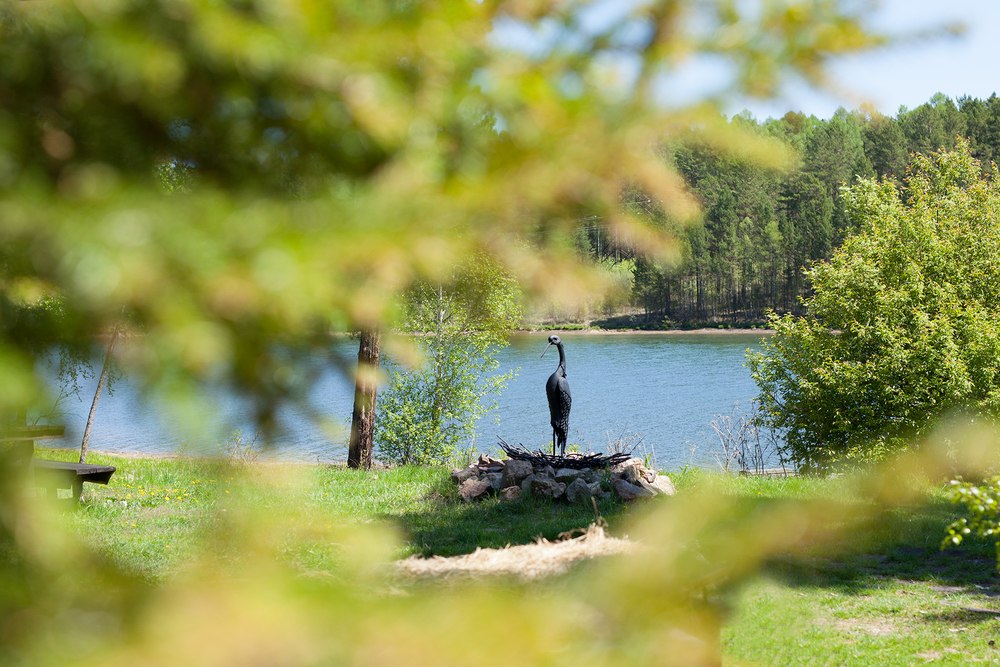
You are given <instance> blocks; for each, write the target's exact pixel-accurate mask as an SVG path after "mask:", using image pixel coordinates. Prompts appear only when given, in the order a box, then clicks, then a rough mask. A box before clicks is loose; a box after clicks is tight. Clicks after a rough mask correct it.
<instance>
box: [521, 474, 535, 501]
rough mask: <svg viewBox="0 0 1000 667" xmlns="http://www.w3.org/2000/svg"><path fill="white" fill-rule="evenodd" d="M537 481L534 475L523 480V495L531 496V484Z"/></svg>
mask: <svg viewBox="0 0 1000 667" xmlns="http://www.w3.org/2000/svg"><path fill="white" fill-rule="evenodd" d="M535 479H537V478H536V477H535V475H534V474H531V475H528V476H527V477H525V478H524V479H522V480H521V493H522V494H523V495H526V496H530V495H531V483H532V482H534V481H535Z"/></svg>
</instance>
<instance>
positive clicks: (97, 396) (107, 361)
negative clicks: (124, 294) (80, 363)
mask: <svg viewBox="0 0 1000 667" xmlns="http://www.w3.org/2000/svg"><path fill="white" fill-rule="evenodd" d="M117 342H118V327H117V326H116V327H115V330H114V332H113V333H112V334H111V342H109V343H108V349H107V351H106V352H105V353H104V366H103V367H101V377H100V379H99V380H98V381H97V391H95V392H94V402H93V403H91V405H90V415H89V416H88V417H87V428H85V429H84V430H83V442H81V443H80V463H86V462H87V446H88V445H89V444H90V429H91V428H92V427H93V426H94V416H95V415H97V403H98V401H100V400H101V392H103V391H104V384H105V383H106V382H107V381H108V366H110V365H111V355H112V354H113V353H114V351H115V343H117Z"/></svg>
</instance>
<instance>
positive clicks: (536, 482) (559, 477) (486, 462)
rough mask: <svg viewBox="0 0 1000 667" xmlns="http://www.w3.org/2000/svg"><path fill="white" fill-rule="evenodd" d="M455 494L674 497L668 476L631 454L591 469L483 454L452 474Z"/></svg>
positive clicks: (556, 497)
mask: <svg viewBox="0 0 1000 667" xmlns="http://www.w3.org/2000/svg"><path fill="white" fill-rule="evenodd" d="M451 479H452V481H453V482H455V483H456V484H458V485H459V487H458V493H459V495H460V496H462V498H463V499H464V500H467V501H469V502H472V501H475V500H482V499H483V498H485V497H487V496H490V495H495V494H499V495H500V496H501V497H502V498H503V499H504V500H517V499H518V498H520V497H521V496H522V495H531V496H535V497H539V498H549V499H551V500H559V499H565V500H567V501H568V502H571V503H578V502H586V503H589V502H590V498H591V497H597V498H610V497H611V496H612V495H615V496H617V497H618V498H621V499H622V500H635V499H637V498H652V497H653V496H658V495H667V496H672V495H674V493H676V491H675V490H674V485H673V484H672V483H671V482H670V478H669V477H667V476H666V475H661V474H659V473H657V472H656V471H655V470H650V469H648V468H646V467H645V466H644V465H643V461H642V459H637V458H631V459H628V460H626V461H624V462H622V463H618V464H616V465H614V466H611V467H610V468H608V469H607V470H598V469H594V468H583V469H582V470H577V469H575V468H569V467H567V468H558V469H556V468H553V467H552V466H551V465H544V466H543V465H537V464H536V465H534V466H533V465H532V464H531V462H529V461H522V460H519V459H507V460H500V459H495V458H493V457H492V456H487V455H485V454H481V455H480V456H479V460H478V461H476V462H475V463H473V464H471V465H470V466H469V467H468V468H458V469H456V470H453V471H452V473H451Z"/></svg>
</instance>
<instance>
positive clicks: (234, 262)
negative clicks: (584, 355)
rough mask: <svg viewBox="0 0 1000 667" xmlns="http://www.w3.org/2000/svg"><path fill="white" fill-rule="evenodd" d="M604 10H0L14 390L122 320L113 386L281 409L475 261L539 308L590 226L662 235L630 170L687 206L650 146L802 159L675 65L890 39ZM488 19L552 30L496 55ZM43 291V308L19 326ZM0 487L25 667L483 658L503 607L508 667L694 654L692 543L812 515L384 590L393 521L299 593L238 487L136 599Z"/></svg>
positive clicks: (695, 560)
mask: <svg viewBox="0 0 1000 667" xmlns="http://www.w3.org/2000/svg"><path fill="white" fill-rule="evenodd" d="M591 9H592V7H591V6H589V5H588V4H587V3H581V2H573V1H570V2H556V1H553V2H546V1H545V0H508V1H506V2H504V1H500V0H487V1H486V2H482V3H479V2H462V1H458V2H443V1H442V2H434V1H430V2H406V1H391V0H376V1H372V2H354V1H350V0H342V1H341V0H333V1H323V2H317V1H315V0H280V1H279V0H32V1H28V2H16V3H14V2H9V3H3V4H2V5H0V306H2V307H0V313H3V321H2V322H0V379H2V382H0V387H2V389H0V409H2V410H15V411H17V410H23V409H24V408H25V406H28V405H31V404H34V403H37V402H38V401H39V400H40V397H41V395H42V393H43V392H42V388H41V387H40V385H39V381H38V379H37V378H36V376H35V373H34V371H33V365H34V359H35V355H36V351H35V348H34V347H32V346H33V345H35V344H36V343H37V342H38V341H41V340H43V339H44V340H45V341H46V344H47V345H57V344H61V343H62V344H66V343H68V344H73V343H75V344H81V343H83V344H86V343H89V342H90V341H92V340H93V337H94V336H96V335H99V334H101V333H106V332H107V331H109V330H110V329H111V327H113V326H114V325H115V323H116V322H117V321H119V320H120V319H121V318H122V314H123V313H124V314H125V316H126V317H127V318H128V321H129V323H130V325H131V326H132V327H133V331H132V332H131V334H132V335H130V336H129V342H130V344H129V345H128V346H127V347H126V348H125V349H126V350H127V354H125V355H124V356H123V359H122V362H123V365H124V366H125V367H126V368H127V370H128V371H129V373H130V376H132V377H135V378H136V379H143V380H146V381H148V382H149V383H151V384H153V385H155V386H156V387H157V388H159V390H160V391H161V392H162V393H163V394H164V395H166V396H168V397H170V398H173V399H174V400H175V401H176V402H177V403H178V404H179V405H181V407H184V406H188V407H192V408H197V407H200V404H199V401H200V397H199V392H198V388H199V382H201V381H208V380H211V381H214V382H225V383H228V384H230V385H232V386H233V387H235V388H237V389H239V390H241V391H244V392H246V393H247V394H249V395H251V396H252V397H253V398H255V399H256V400H255V403H254V405H255V406H256V417H257V419H258V421H259V422H260V423H261V425H262V426H264V427H265V428H266V427H268V426H270V425H272V424H273V423H274V420H275V413H276V409H277V406H278V405H279V404H280V402H281V401H283V400H286V399H290V398H294V397H296V396H298V395H300V394H301V393H302V392H303V391H304V389H305V388H306V387H307V385H308V383H309V381H310V379H311V375H310V374H309V373H306V372H300V370H301V364H300V363H299V362H300V361H301V360H303V359H306V358H308V355H309V353H310V352H312V351H314V350H315V349H317V348H324V349H325V348H326V346H327V342H328V341H329V333H330V332H331V331H344V330H354V329H361V328H369V327H375V326H380V325H382V326H383V327H385V328H386V329H387V328H388V326H387V325H389V326H391V325H393V324H395V323H397V322H398V321H399V317H400V312H399V311H397V310H396V308H395V306H394V304H395V303H396V299H397V297H398V296H399V294H401V293H402V292H404V291H405V290H406V288H408V287H410V286H411V285H413V284H414V282H415V281H423V282H425V283H427V284H438V283H442V282H445V281H446V280H447V278H448V277H449V276H450V275H451V274H452V272H453V271H454V270H455V267H457V266H460V265H462V263H463V261H465V260H467V259H469V258H471V257H474V256H477V255H479V254H481V253H485V254H487V255H489V256H491V257H493V258H494V259H495V260H496V261H498V262H499V263H500V264H501V265H502V266H504V267H506V269H507V270H509V271H510V272H511V273H512V274H513V275H514V276H515V277H516V279H517V280H518V282H519V283H520V284H521V286H522V287H523V289H524V290H525V291H526V292H527V293H528V294H529V295H535V294H538V293H540V292H542V291H547V292H553V293H559V294H562V295H566V296H568V297H572V296H573V295H581V294H588V293H590V292H592V291H593V290H594V289H595V288H598V287H599V286H600V285H599V283H598V281H597V280H595V278H594V274H592V273H590V272H587V271H585V270H584V269H583V267H582V266H581V264H580V262H579V259H578V257H577V256H576V255H575V254H574V253H566V252H563V248H564V247H565V244H566V243H567V242H569V241H571V240H572V238H573V232H574V228H575V227H576V226H577V225H578V221H579V220H581V219H582V218H583V217H584V216H589V215H598V216H601V217H602V218H604V219H605V220H607V221H608V222H609V224H610V225H611V226H612V227H613V230H614V232H615V233H617V234H618V235H619V238H621V239H624V240H627V241H629V242H630V243H633V245H635V246H636V247H638V248H641V249H642V250H643V251H644V252H648V253H653V254H657V253H666V252H667V251H669V250H670V249H671V247H672V243H673V237H672V236H670V235H669V234H665V233H663V232H662V231H657V230H656V229H654V228H652V227H650V226H648V225H646V224H645V223H644V222H642V220H640V219H638V218H636V217H635V216H633V215H632V214H630V213H629V212H627V211H623V210H622V208H621V206H620V198H619V195H620V192H621V189H622V187H623V183H625V182H628V183H630V184H632V186H633V187H635V188H639V189H641V190H642V191H644V192H647V193H648V194H649V195H650V196H651V197H653V198H655V199H656V200H658V201H659V202H662V204H663V206H664V207H666V208H668V209H669V210H670V211H671V213H672V215H674V216H675V217H676V218H678V219H679V220H683V219H685V218H687V217H689V216H690V215H691V213H693V212H694V211H695V210H696V204H697V202H696V201H695V199H694V198H693V197H691V196H689V195H688V194H687V193H686V191H685V189H684V187H683V185H682V182H681V179H680V178H679V177H678V176H677V175H676V174H675V173H674V172H673V171H672V170H671V169H670V168H668V167H667V166H665V165H664V164H663V162H662V161H661V160H660V158H659V157H658V156H657V155H656V153H655V151H654V150H653V149H654V148H655V146H656V145H657V144H658V143H659V142H660V141H661V140H662V139H663V137H664V136H665V135H667V134H679V133H683V132H684V131H686V130H687V129H688V128H691V127H692V126H698V127H700V128H701V130H702V132H703V136H704V137H706V141H708V142H709V143H710V144H711V145H713V146H716V147H717V148H719V149H720V150H725V151H730V152H732V153H734V154H739V155H742V156H744V157H747V158H752V159H756V160H761V161H764V162H769V163H771V164H782V163H784V162H785V161H786V159H787V157H788V155H787V153H786V152H784V151H782V150H780V148H779V149H776V148H775V144H774V143H772V142H769V141H767V140H765V139H762V138H753V137H748V136H747V135H745V134H744V133H742V132H740V131H738V130H736V129H734V128H731V127H729V126H727V125H723V124H721V123H718V122H717V121H716V120H713V118H716V116H714V107H713V105H711V104H708V105H704V106H703V105H702V104H701V101H696V102H694V103H691V104H684V103H678V104H673V105H672V104H671V103H670V101H671V100H672V99H680V97H679V95H678V94H677V91H674V90H672V89H671V88H670V83H669V75H671V74H673V73H675V72H678V71H680V70H681V69H682V68H683V67H684V64H685V63H686V62H690V59H693V58H697V57H699V56H707V57H711V58H715V57H721V58H722V59H725V60H726V61H727V62H728V63H730V64H731V66H732V68H731V71H732V72H733V78H732V79H731V81H730V85H729V86H728V87H727V89H726V90H725V93H732V92H749V93H754V94H763V95H766V94H770V93H772V92H773V91H774V90H776V88H777V86H778V85H780V83H781V81H782V80H783V79H784V78H785V77H786V76H787V75H789V74H799V75H802V76H804V77H805V78H806V79H807V80H808V81H810V82H813V83H816V84H822V83H823V82H824V78H823V77H824V74H823V64H824V62H825V61H826V60H827V59H828V58H829V57H831V56H833V55H836V54H842V53H850V52H853V51H857V50H859V49H863V48H866V47H868V46H870V45H872V44H875V43H877V42H878V41H879V40H878V39H876V38H875V37H872V36H871V35H870V34H868V33H867V32H866V31H865V30H864V29H863V27H862V19H863V13H862V12H861V10H860V9H859V8H858V6H857V5H855V4H853V3H847V2H844V3H842V2H838V1H836V0H823V1H820V2H791V1H788V2H786V1H768V2H763V3H760V4H758V3H737V2H728V1H723V2H717V3H703V2H696V1H695V0H681V1H671V2H652V3H649V4H642V5H638V6H635V7H634V8H632V9H631V10H630V11H628V12H625V13H623V14H621V15H615V16H612V17H611V18H608V19H607V20H606V21H605V23H604V24H603V25H600V24H592V23H590V22H589V20H587V12H588V11H589V10H591ZM505 23H506V24H507V25H516V26H520V27H522V28H524V29H526V30H527V31H528V32H529V33H533V34H534V35H535V41H536V44H535V46H537V47H538V48H533V49H532V50H531V53H526V52H525V51H524V50H520V51H519V50H517V49H511V48H503V47H502V46H501V45H499V44H498V43H497V38H496V32H495V30H496V27H497V26H498V25H502V24H505ZM594 25H597V27H596V28H595V27H594ZM546 35H549V36H550V37H546ZM551 36H555V37H554V38H552V37H551ZM664 101H665V102H666V103H664ZM46 298H56V299H58V300H59V304H60V308H59V311H58V318H57V319H58V326H55V325H53V324H51V323H46V322H45V321H44V318H38V319H35V320H32V319H30V318H29V319H21V320H18V319H17V316H15V315H13V314H12V313H19V314H24V313H25V312H28V311H27V309H30V308H32V307H35V306H36V305H37V304H39V303H41V302H43V300H44V299H46ZM16 323H20V324H18V325H17V326H15V324H16ZM22 325H23V326H22ZM19 327H20V328H19ZM192 413H193V412H192ZM6 468H7V467H5V466H0V475H3V476H4V477H5V478H10V477H11V476H12V474H10V475H9V474H8V473H9V472H10V471H9V470H8V469H6ZM3 488H4V494H3V496H2V498H3V499H2V502H0V520H2V522H3V525H2V529H3V530H2V533H0V536H2V540H0V632H2V643H0V651H2V656H0V661H2V662H4V663H6V664H21V665H29V664H30V665H44V664H61V665H73V664H89V665H92V664H94V663H100V664H103V665H136V664H142V665H150V666H155V665H171V667H172V666H174V665H176V664H190V665H232V664H246V665H252V664H284V665H307V664H308V665H317V664H365V665H376V664H399V663H401V662H406V663H407V664H412V665H421V664H434V665H438V664H463V665H474V664H486V663H487V662H488V663H494V662H496V656H495V654H494V653H493V652H492V651H489V650H484V648H483V646H482V645H481V644H480V643H478V642H475V641H472V642H470V641H468V638H470V637H479V636H481V634H482V630H483V628H487V627H495V626H496V624H497V623H498V622H502V623H503V631H504V632H505V633H506V634H507V635H508V636H510V637H513V638H516V642H517V648H518V651H519V655H518V660H519V662H521V663H524V664H543V663H544V664H562V663H566V664H569V663H573V662H580V661H586V662H587V663H589V664H608V665H620V664H623V663H626V662H628V663H636V662H638V663H643V664H705V663H712V662H714V656H715V654H716V653H717V645H716V643H715V641H716V639H715V638H716V637H717V635H718V631H717V629H718V615H717V614H716V613H715V611H714V610H713V609H712V608H710V607H707V606H705V605H704V604H702V603H701V602H698V601H697V599H696V598H694V597H692V593H694V592H697V590H698V586H699V585H700V583H701V582H705V581H707V580H706V576H707V575H709V574H711V571H712V570H711V568H713V567H716V566H717V564H718V562H716V563H715V564H714V565H713V564H712V562H711V561H710V560H706V558H705V556H704V554H708V555H709V556H711V555H712V554H726V555H727V558H726V559H725V561H726V562H725V566H724V567H725V573H726V576H728V577H731V578H733V580H735V579H738V578H739V577H741V576H743V575H744V574H745V573H747V572H750V571H752V570H753V569H754V568H755V567H756V566H757V564H758V563H759V560H760V558H762V557H763V556H764V555H766V554H767V553H770V552H772V551H773V550H774V549H778V548H782V547H783V546H787V544H789V543H791V542H793V541H794V540H795V538H796V537H797V535H798V533H796V532H794V531H789V530H788V526H789V525H792V526H796V525H801V524H802V523H803V522H805V521H807V520H808V517H807V516H806V513H805V511H804V510H801V509H797V508H782V509H781V510H780V511H777V512H775V513H771V514H768V515H767V516H761V517H758V518H757V520H756V521H754V522H745V523H744V524H742V525H740V526H738V527H736V528H735V529H732V530H730V529H726V530H722V529H721V528H720V523H719V517H722V516H724V513H723V512H724V507H723V506H724V505H725V503H724V502H722V501H720V506H718V507H717V506H716V505H714V504H713V502H712V501H711V499H709V500H706V499H704V498H699V499H698V500H697V501H696V502H688V503H678V504H677V505H675V506H673V507H672V509H671V510H670V513H669V514H667V515H664V516H658V517H655V518H654V519H651V520H649V521H648V522H646V523H644V524H642V525H641V526H640V527H637V531H638V532H640V533H641V534H642V535H643V539H644V540H645V541H646V544H647V545H648V546H649V547H650V549H649V550H648V551H646V552H643V553H642V554H640V555H639V556H637V557H636V558H634V559H630V560H629V561H627V562H612V563H608V564H607V566H605V567H602V568H600V569H595V570H594V571H593V573H591V576H588V577H587V578H586V579H585V580H582V579H581V580H579V581H578V585H574V586H571V587H560V586H559V585H554V586H553V587H552V588H551V589H549V590H548V591H547V592H549V593H550V594H547V595H540V594H538V593H537V592H536V591H531V590H526V589H524V588H519V587H509V586H504V585H482V586H477V587H475V588H470V589H450V588H443V589H434V588H422V587H419V586H413V587H406V588H405V589H403V590H402V591H401V589H400V588H399V587H397V586H396V585H395V584H394V583H393V582H391V581H390V582H387V581H386V580H385V579H384V578H382V577H381V575H380V574H379V573H378V572H377V571H373V569H372V565H373V564H377V563H379V562H383V561H384V560H385V559H386V558H388V557H389V556H388V555H389V554H391V553H392V551H393V548H394V547H393V545H394V540H393V538H392V536H391V535H390V534H387V533H386V532H384V531H381V530H379V529H378V528H376V527H363V526H359V525H357V524H346V525H343V526H339V527H337V530H336V531H334V533H333V534H331V535H329V536H324V537H323V539H324V540H325V543H326V544H327V545H328V546H331V548H333V547H336V549H337V550H340V551H342V552H343V553H344V565H343V570H342V572H343V574H342V576H340V577H335V578H330V579H329V580H327V579H322V580H315V579H311V578H309V577H303V576H300V573H298V572H296V571H294V570H290V569H289V568H286V567H283V566H282V564H281V562H280V559H279V558H278V557H277V556H278V554H277V553H276V552H277V551H278V550H280V545H281V544H282V538H283V536H285V535H287V533H288V531H289V525H290V524H291V523H292V521H293V520H294V519H295V517H296V515H297V513H298V512H299V511H300V510H301V507H299V506H296V505H294V503H289V502H286V503H285V504H282V501H281V499H280V498H276V499H275V500H274V502H269V503H268V504H266V505H264V506H258V505H255V504H254V503H253V502H251V501H250V500H248V499H246V498H244V499H239V498H234V499H233V501H232V505H231V506H226V507H223V508H221V509H220V510H219V511H218V512H217V513H216V514H214V515H213V517H212V520H211V521H207V522H205V523H204V524H201V527H202V528H203V529H204V539H202V540H201V541H200V542H199V544H198V548H197V549H196V550H195V552H194V553H192V557H191V558H190V559H189V560H188V561H187V562H186V563H185V567H184V568H183V569H182V570H181V571H179V572H178V573H177V574H176V575H175V576H174V577H172V578H170V579H169V580H168V581H166V582H162V583H160V584H159V585H157V586H150V585H148V584H146V583H144V582H142V581H138V580H136V579H135V578H133V577H131V576H130V575H128V574H127V573H125V572H123V571H122V570H121V569H120V568H118V567H116V565H115V564H114V563H113V562H112V561H111V560H109V559H108V558H107V557H106V556H107V555H106V554H104V553H102V552H101V550H100V549H92V548H90V547H89V546H88V545H85V544H83V543H81V542H80V541H78V540H75V539H73V538H72V536H71V535H70V534H68V533H67V532H66V531H65V530H63V529H62V527H61V525H60V522H59V521H56V520H55V519H54V518H53V515H52V513H51V512H50V511H49V510H48V508H47V507H46V505H45V504H44V503H42V502H40V499H38V498H35V497H33V496H32V495H31V494H24V493H20V491H21V490H22V489H20V488H19V487H12V486H10V485H7V486H3ZM12 488H14V489H15V490H14V491H11V489H12ZM172 488H176V487H172ZM174 492H176V491H174ZM230 495H234V494H230ZM185 502H186V499H185ZM223 510H225V511H223ZM696 542H700V544H701V547H700V548H699V549H697V550H694V549H690V548H689V546H688V545H692V544H695V543H696ZM734 544H738V545H739V547H740V548H739V549H734V548H733V545H734ZM164 548H165V547H164ZM234 555H239V559H235V560H234ZM675 631H676V632H683V633H684V634H683V635H682V637H691V638H694V641H686V642H680V643H678V642H676V641H671V640H670V638H671V637H672V636H674V635H671V634H670V633H671V632H675ZM675 634H676V633H675Z"/></svg>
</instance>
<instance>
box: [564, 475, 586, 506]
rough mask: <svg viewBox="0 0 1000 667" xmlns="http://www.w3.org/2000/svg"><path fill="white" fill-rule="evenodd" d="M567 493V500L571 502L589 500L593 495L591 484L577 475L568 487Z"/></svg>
mask: <svg viewBox="0 0 1000 667" xmlns="http://www.w3.org/2000/svg"><path fill="white" fill-rule="evenodd" d="M565 494H566V500H568V501H569V502H571V503H579V502H589V501H590V496H591V492H590V486H588V485H587V482H586V481H584V480H583V479H582V478H580V477H577V478H576V479H574V480H573V481H572V482H570V484H569V486H567V487H566V491H565Z"/></svg>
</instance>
